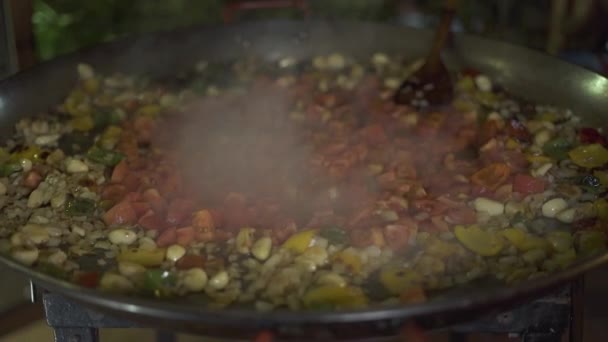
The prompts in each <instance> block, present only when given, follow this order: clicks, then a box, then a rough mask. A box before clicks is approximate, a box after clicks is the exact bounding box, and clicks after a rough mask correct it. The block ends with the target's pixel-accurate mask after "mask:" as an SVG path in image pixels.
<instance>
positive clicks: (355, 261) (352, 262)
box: [334, 248, 362, 274]
mask: <svg viewBox="0 0 608 342" xmlns="http://www.w3.org/2000/svg"><path fill="white" fill-rule="evenodd" d="M334 262H340V263H343V264H344V265H345V266H346V267H348V269H349V270H350V272H352V273H354V274H358V273H359V272H361V268H362V263H361V258H360V257H359V256H358V255H357V254H356V253H355V251H354V250H353V249H348V248H347V249H345V250H343V251H341V252H340V253H338V254H337V255H336V256H335V257H334Z"/></svg>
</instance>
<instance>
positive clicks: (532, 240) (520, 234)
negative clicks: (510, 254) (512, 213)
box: [502, 228, 549, 252]
mask: <svg viewBox="0 0 608 342" xmlns="http://www.w3.org/2000/svg"><path fill="white" fill-rule="evenodd" d="M502 235H503V236H504V237H506V238H507V240H509V242H511V243H512V244H513V245H514V246H515V247H517V249H519V250H520V251H524V252H526V251H529V250H532V249H544V250H546V249H547V248H548V247H549V242H547V241H546V240H544V239H542V238H540V237H538V236H534V235H531V234H528V233H526V232H524V231H521V230H519V229H516V228H507V229H505V230H503V231H502Z"/></svg>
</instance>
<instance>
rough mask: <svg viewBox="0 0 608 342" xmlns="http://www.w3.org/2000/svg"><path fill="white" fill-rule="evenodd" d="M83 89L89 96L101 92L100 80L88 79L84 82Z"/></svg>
mask: <svg viewBox="0 0 608 342" xmlns="http://www.w3.org/2000/svg"><path fill="white" fill-rule="evenodd" d="M82 88H84V90H85V91H86V92H87V93H89V94H95V93H96V92H97V90H99V80H98V79H96V78H94V77H93V78H89V79H86V80H84V81H82Z"/></svg>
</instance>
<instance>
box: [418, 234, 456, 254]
mask: <svg viewBox="0 0 608 342" xmlns="http://www.w3.org/2000/svg"><path fill="white" fill-rule="evenodd" d="M459 249H460V246H459V245H458V244H456V243H450V242H445V241H443V240H439V239H435V238H432V239H428V240H427V241H426V242H425V243H424V251H425V252H426V254H428V255H432V256H435V257H438V258H442V259H444V258H449V257H451V256H453V255H455V254H458V252H459Z"/></svg>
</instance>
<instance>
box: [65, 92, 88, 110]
mask: <svg viewBox="0 0 608 342" xmlns="http://www.w3.org/2000/svg"><path fill="white" fill-rule="evenodd" d="M86 98H87V95H86V94H85V93H84V92H83V91H82V90H74V91H72V93H71V94H70V95H69V96H68V97H67V99H66V100H65V104H64V105H65V110H66V111H67V112H68V113H70V114H71V115H73V116H81V115H85V114H87V110H86V109H88V107H89V106H88V105H85V106H83V104H84V103H85V101H86Z"/></svg>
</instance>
